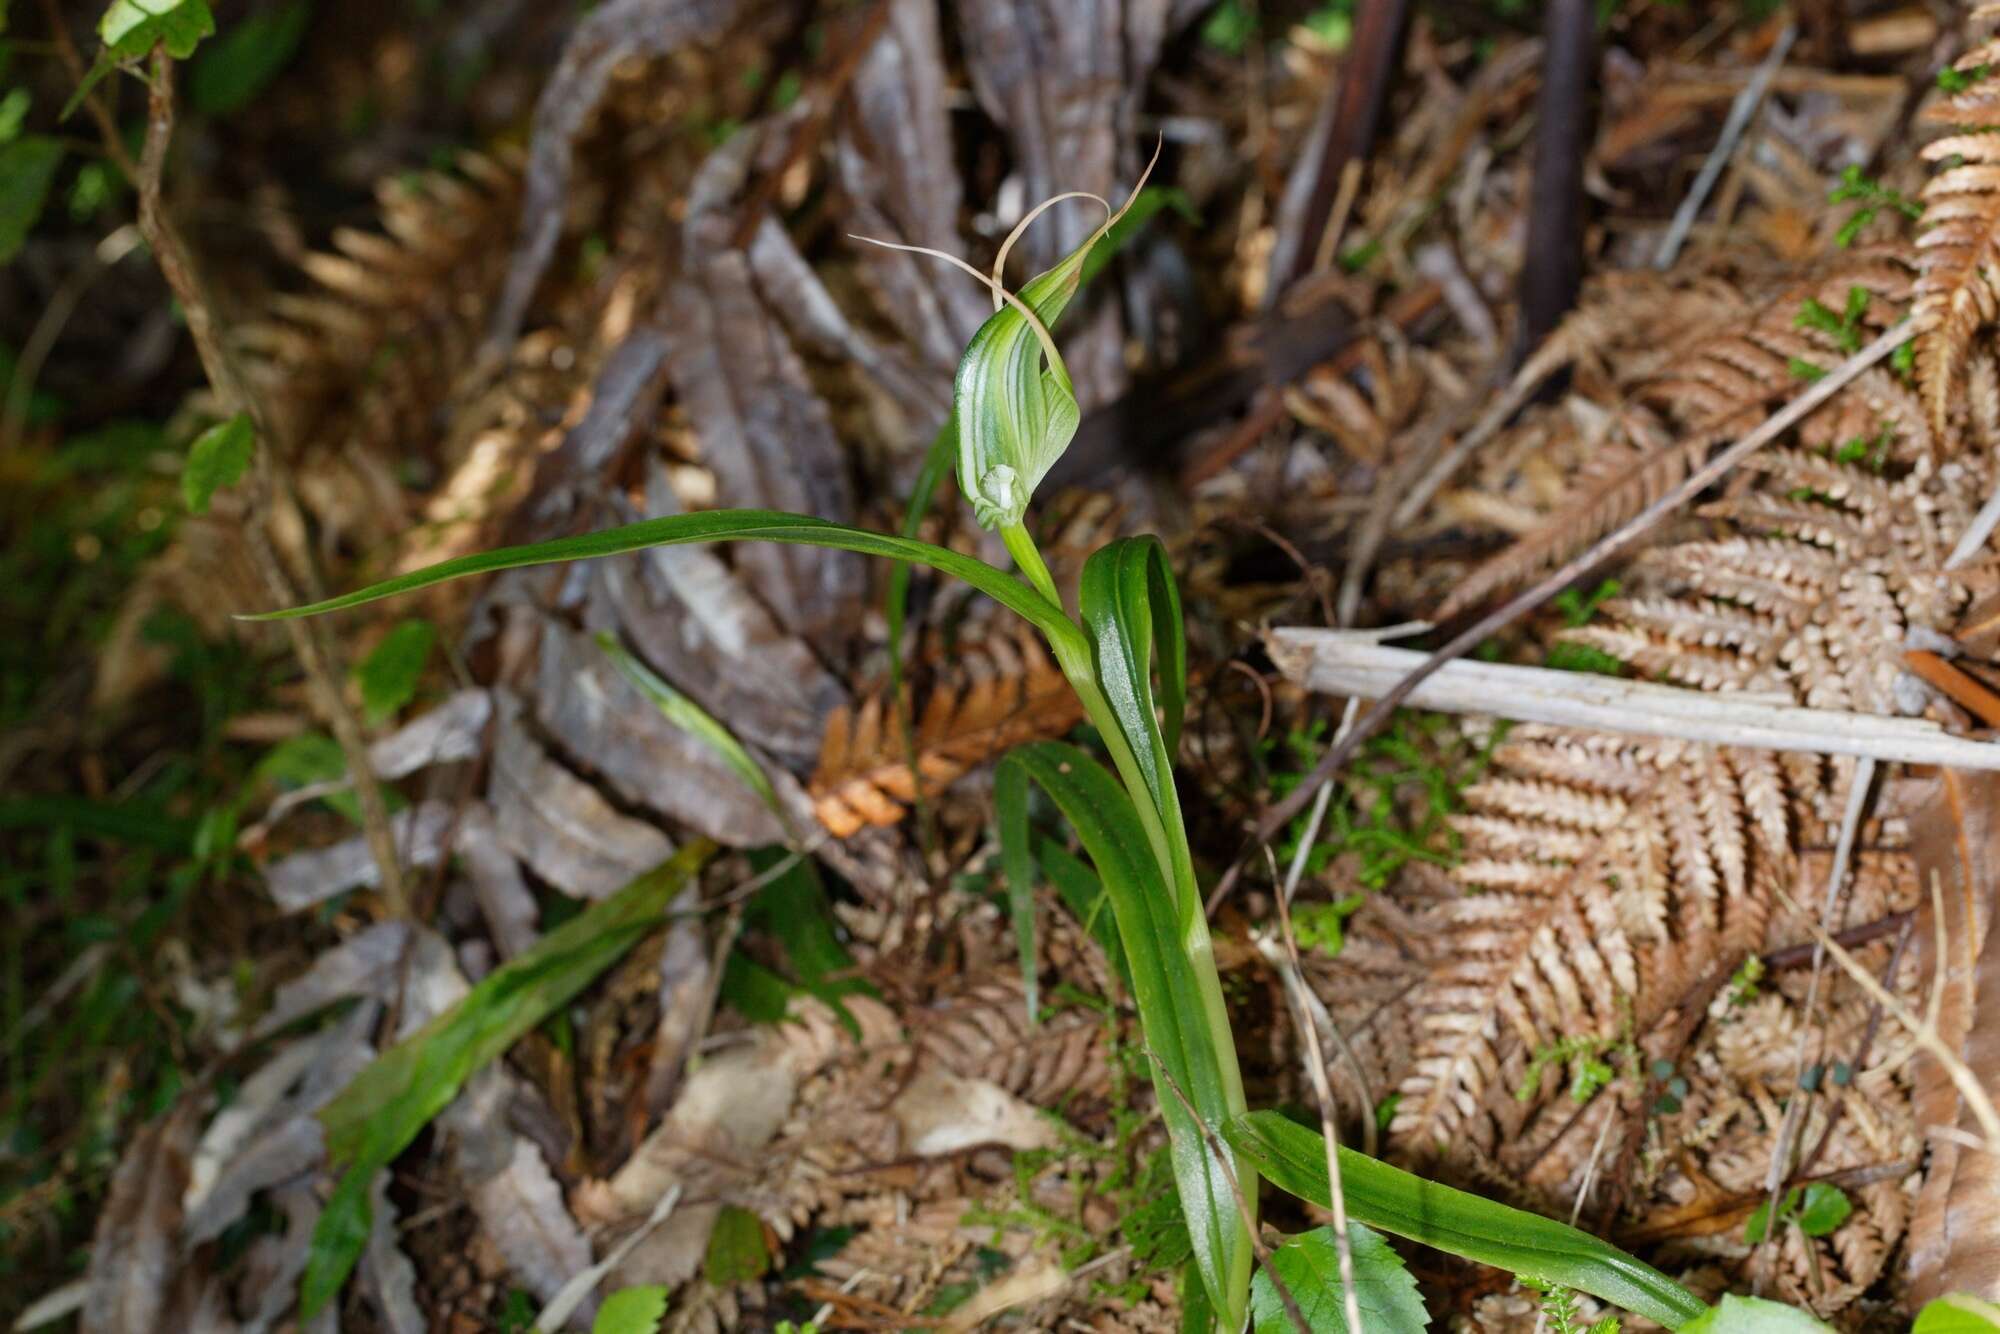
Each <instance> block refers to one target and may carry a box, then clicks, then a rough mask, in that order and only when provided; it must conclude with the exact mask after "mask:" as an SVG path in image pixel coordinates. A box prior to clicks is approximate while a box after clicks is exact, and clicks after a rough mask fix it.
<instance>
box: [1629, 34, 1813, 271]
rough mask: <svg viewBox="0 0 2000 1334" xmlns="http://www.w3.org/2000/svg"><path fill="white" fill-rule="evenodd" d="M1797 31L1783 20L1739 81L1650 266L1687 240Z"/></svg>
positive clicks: (1667, 261) (1667, 264)
mask: <svg viewBox="0 0 2000 1334" xmlns="http://www.w3.org/2000/svg"><path fill="white" fill-rule="evenodd" d="M1798 35H1799V29H1798V25H1797V24H1795V23H1787V24H1786V25H1785V28H1784V31H1783V32H1781V33H1779V34H1778V40H1777V41H1775V42H1773V43H1772V44H1771V54H1769V55H1768V56H1766V57H1764V62H1763V63H1762V64H1760V65H1759V66H1757V72H1756V73H1755V74H1754V75H1752V76H1751V78H1750V82H1748V83H1746V84H1744V85H1743V91H1742V92H1740V93H1738V94H1736V100H1735V101H1734V102H1732V103H1730V106H1729V116H1728V118H1727V119H1725V120H1724V121H1723V122H1722V135H1721V137H1720V138H1718V139H1717V140H1716V141H1715V147H1714V149H1713V150H1711V151H1710V152H1709V155H1708V161H1706V162H1704V163H1702V164H1701V172H1700V174H1699V175H1697V176H1696V177H1695V178H1694V185H1693V186H1692V187H1691V188H1690V189H1689V190H1688V192H1687V198H1685V199H1683V200H1681V206H1680V207H1679V208H1678V209H1676V210H1675V211H1674V220H1673V223H1672V225H1670V226H1669V227H1668V228H1667V234H1666V235H1665V236H1663V237H1661V238H1660V248H1659V250H1658V251H1657V252H1655V253H1654V255H1653V267H1654V268H1656V269H1667V268H1672V267H1673V263H1674V260H1675V258H1677V257H1678V256H1679V255H1680V253H1681V246H1682V244H1683V243H1685V242H1686V241H1687V236H1688V232H1689V231H1690V230H1691V229H1692V228H1693V227H1694V220H1695V215H1696V214H1698V213H1700V212H1701V206H1702V205H1703V204H1704V203H1706V202H1707V200H1708V192H1709V191H1710V190H1713V189H1714V188H1715V182H1716V180H1717V179H1718V178H1719V177H1720V176H1721V175H1722V169H1723V168H1724V167H1725V166H1727V165H1729V160H1730V159H1731V158H1733V157H1735V156H1736V145H1737V143H1738V142H1739V141H1740V140H1741V139H1742V138H1743V133H1744V131H1746V130H1748V129H1749V128H1750V121H1751V118H1752V117H1753V116H1755V115H1756V112H1757V109H1758V108H1759V107H1760V106H1762V105H1763V103H1764V94H1765V93H1766V92H1768V91H1769V90H1770V87H1771V80H1772V79H1773V78H1774V77H1775V76H1776V75H1777V73H1778V68H1779V67H1780V66H1781V65H1783V64H1784V63H1785V55H1786V53H1787V52H1789V51H1790V50H1791V49H1792V42H1793V41H1794V40H1796V39H1797V37H1798Z"/></svg>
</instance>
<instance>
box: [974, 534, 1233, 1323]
mask: <svg viewBox="0 0 2000 1334" xmlns="http://www.w3.org/2000/svg"><path fill="white" fill-rule="evenodd" d="M1001 536H1002V538H1003V539H1005V541H1006V543H1007V550H1008V552H1009V554H1011V555H1012V556H1013V557H1014V563H1015V564H1016V565H1018V566H1020V567H1021V572H1022V573H1023V574H1024V575H1026V576H1027V578H1028V582H1029V583H1030V584H1032V585H1034V587H1035V588H1036V589H1038V590H1039V591H1040V592H1041V593H1042V595H1043V596H1044V597H1046V598H1048V599H1049V600H1050V601H1051V602H1053V603H1055V604H1056V605H1057V606H1061V605H1062V600H1061V599H1060V598H1059V597H1058V596H1057V595H1056V592H1055V581H1054V579H1052V578H1051V577H1050V575H1049V567H1048V565H1047V564H1046V563H1045V562H1044V561H1043V560H1042V554H1041V552H1040V550H1038V549H1037V548H1036V546H1035V540H1034V538H1033V537H1031V536H1029V534H1028V530H1027V529H1026V528H1025V527H1022V526H1021V525H1019V524H1015V525H1013V526H1011V527H1007V528H1003V529H1001ZM1047 638H1048V641H1049V649H1050V651H1051V652H1052V653H1053V654H1054V655H1055V659H1056V665H1057V666H1059V667H1061V668H1062V672H1063V675H1064V676H1066V677H1068V678H1069V683H1070V687H1071V689H1073V690H1075V691H1076V696H1077V699H1078V700H1079V701H1081V703H1082V704H1083V712H1084V716H1085V717H1087V718H1088V719H1089V720H1090V724H1091V726H1092V727H1094V728H1096V729H1097V734H1098V737H1099V739H1100V740H1102V741H1103V743H1104V748H1105V750H1106V751H1107V752H1108V753H1109V754H1110V756H1111V765H1112V768H1113V769H1115V770H1116V771H1117V773H1118V778H1119V781H1120V782H1122V783H1123V784H1124V785H1125V792H1126V795H1128V796H1129V797H1131V798H1132V806H1133V808H1134V810H1136V811H1137V812H1138V816H1139V823H1140V825H1141V826H1142V827H1144V829H1145V831H1146V842H1147V844H1148V846H1150V848H1151V849H1152V853H1153V859H1154V861H1155V862H1157V863H1158V864H1159V867H1160V871H1161V875H1162V878H1163V879H1165V881H1166V882H1167V884H1168V885H1170V886H1172V887H1173V891H1174V897H1175V900H1176V904H1175V906H1176V908H1177V909H1178V918H1179V922H1180V932H1181V942H1180V943H1181V949H1182V950H1183V951H1184V952H1185V954H1186V955H1187V959H1188V963H1189V965H1190V966H1191V968H1192V970H1193V973H1194V977H1195V983H1196V986H1197V987H1198V988H1199V990H1200V992H1201V1010H1202V1021H1203V1024H1204V1026H1205V1027H1206V1029H1207V1032H1208V1040H1209V1043H1210V1044H1211V1045H1212V1046H1213V1047H1214V1048H1215V1051H1216V1054H1217V1058H1218V1059H1217V1062H1216V1064H1217V1065H1218V1067H1219V1068H1220V1071H1221V1074H1222V1079H1223V1098H1224V1102H1225V1104H1226V1105H1227V1107H1228V1110H1229V1115H1230V1116H1231V1117H1235V1116H1240V1115H1243V1114H1245V1113H1247V1112H1248V1111H1249V1103H1248V1102H1247V1101H1246V1100H1245V1098H1244V1096H1243V1071H1242V1068H1241V1066H1240V1065H1239V1063H1238V1061H1237V1057H1236V1033H1235V1030H1234V1029H1233V1028H1232V1027H1231V1026H1230V1023H1229V1010H1228V1007H1227V1005H1226V1004H1225V1003H1224V1001H1223V997H1222V978H1221V976H1220V974H1219V973H1217V971H1216V967H1215V946H1214V942H1213V940H1212V939H1211V937H1210V936H1209V931H1208V915H1207V913H1206V912H1204V911H1203V909H1202V901H1201V892H1200V888H1199V886H1197V885H1196V884H1195V879H1194V857H1193V855H1192V853H1191V852H1190V851H1189V849H1188V842H1187V827H1186V825H1185V824H1184V823H1183V822H1182V820H1181V818H1180V809H1179V805H1178V802H1177V800H1175V799H1170V800H1168V801H1167V802H1165V803H1163V805H1164V807H1165V811H1166V815H1165V818H1163V816H1162V804H1156V803H1155V802H1154V800H1153V796H1152V789H1151V788H1150V787H1149V786H1148V784H1147V782H1146V776H1145V772H1144V770H1142V769H1141V768H1140V766H1139V758H1138V756H1137V755H1136V754H1134V753H1133V750H1132V746H1131V743H1130V742H1129V741H1127V740H1126V737H1125V731H1124V729H1123V728H1122V727H1120V726H1119V724H1118V716H1117V714H1116V713H1114V712H1113V711H1112V708H1111V701H1110V700H1108V699H1106V698H1105V695H1104V689H1103V687H1102V686H1100V685H1099V684H1098V680H1097V667H1096V663H1095V662H1094V661H1093V660H1092V657H1091V653H1090V636H1089V634H1088V632H1087V631H1086V632H1084V633H1082V634H1080V635H1077V636H1075V637H1072V636H1070V635H1066V634H1065V635H1054V634H1050V635H1048V636H1047ZM1169 795H1170V798H1172V796H1173V794H1169ZM1210 1129H1212V1130H1214V1131H1215V1132H1216V1133H1217V1134H1220V1133H1221V1129H1222V1128H1221V1127H1220V1126H1212V1127H1210ZM1233 1156H1234V1158H1235V1160H1236V1177H1237V1184H1238V1186H1239V1187H1240V1188H1241V1190H1242V1192H1243V1198H1244V1199H1245V1200H1246V1201H1247V1202H1248V1203H1249V1207H1250V1209H1251V1210H1252V1211H1253V1216H1252V1220H1251V1227H1252V1228H1253V1229H1254V1228H1255V1226H1256V1221H1255V1216H1254V1211H1255V1209H1256V1207H1257V1206H1256V1200H1257V1189H1256V1187H1257V1175H1256V1168H1255V1166H1254V1165H1253V1164H1252V1163H1251V1161H1250V1160H1249V1158H1247V1157H1245V1156H1244V1155H1243V1154H1241V1153H1237V1154H1234V1155H1233ZM1247 1260H1248V1255H1247V1252H1246V1254H1245V1262H1246V1263H1245V1268H1244V1271H1243V1274H1242V1276H1241V1281H1242V1282H1243V1283H1244V1284H1248V1282H1249V1279H1250V1274H1249V1269H1248V1265H1247Z"/></svg>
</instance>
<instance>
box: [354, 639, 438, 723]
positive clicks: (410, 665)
mask: <svg viewBox="0 0 2000 1334" xmlns="http://www.w3.org/2000/svg"><path fill="white" fill-rule="evenodd" d="M435 643H437V630H436V628H435V627H434V626H432V625H431V623H430V622H429V621H417V620H410V621H402V622H399V623H398V624H397V626H396V628H395V629H393V630H391V631H389V633H388V634H386V635H384V636H382V642H381V643H379V644H377V645H376V646H375V650H374V652H372V653H370V654H369V655H368V656H367V657H366V658H363V659H362V660H361V665H360V666H359V667H357V668H355V672H354V675H355V678H356V679H357V680H358V681H359V682H360V684H361V710H362V712H363V713H365V714H366V715H367V717H368V721H369V722H371V723H381V722H386V721H388V720H389V719H391V718H393V717H395V716H396V715H397V714H398V713H401V712H402V710H403V706H404V705H406V704H408V703H409V702H410V701H411V700H413V699H415V698H416V697H417V682H418V681H420V680H422V679H423V675H424V664H425V663H427V662H429V661H430V656H431V646H432V645H434V644H435Z"/></svg>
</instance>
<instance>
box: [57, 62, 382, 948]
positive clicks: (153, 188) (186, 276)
mask: <svg viewBox="0 0 2000 1334" xmlns="http://www.w3.org/2000/svg"><path fill="white" fill-rule="evenodd" d="M73 49H74V48H72V50H73ZM79 77H81V75H80V72H79ZM150 82H151V93H150V96H149V98H148V102H147V118H146V142H145V148H144V150H143V151H142V153H141V154H140V158H139V165H138V176H137V185H138V190H139V230H140V231H141V232H142V233H144V235H145V237H146V244H147V246H148V247H149V248H151V250H152V252H153V258H154V260H155V262H157V263H158V264H159V266H160V273H161V276H163V277H164V278H165V279H166V280H167V286H168V287H169V288H171V289H172V290H173V293H174V296H175V298H176V299H178V300H179V302H180V306H181V312H182V314H183V316H184V317H185V319H186V320H187V327H188V334H189V336H190V337H192V338H193V339H194V345H195V352H196V354H197V355H198V356H199V357H200V358H201V367H202V370H203V372H204V373H205V374H206V375H207V376H208V380H209V383H210V385H211V386H212V387H213V388H214V390H215V393H216V397H217V398H219V399H220V400H221V402H222V408H223V411H224V412H226V413H231V414H233V413H237V412H243V413H247V414H249V417H250V420H251V422H252V424H253V425H254V426H255V427H256V429H257V434H258V435H259V436H260V437H261V438H262V440H263V442H264V447H263V448H260V449H258V450H256V451H255V453H254V455H253V456H252V457H253V469H252V474H251V482H250V486H249V487H248V489H247V493H246V494H247V499H248V502H249V505H248V517H247V518H246V520H245V522H244V523H243V524H242V527H241V530H240V531H241V535H242V537H243V540H244V545H245V546H246V547H247V548H248V550H249V553H250V558H251V563H252V564H253V565H254V566H255V567H256V570H257V574H258V577H259V579H261V580H262V582H263V584H264V588H265V591H266V592H267V593H268V594H269V595H270V597H271V598H272V599H273V600H274V601H275V602H277V603H278V604H279V605H280V606H290V605H292V604H294V603H297V602H298V601H299V600H300V599H299V595H298V590H297V589H296V588H295V587H294V586H293V584H292V579H291V576H290V575H289V574H288V573H287V572H286V570H285V566H284V564H283V562H282V561H281V560H280V559H279V556H278V552H277V548H276V546H275V545H274V544H273V542H272V538H271V520H272V509H273V507H274V506H275V505H276V504H278V503H280V502H281V501H282V500H284V499H286V498H288V496H289V490H288V488H285V487H283V486H281V485H280V478H281V474H280V471H279V470H280V469H281V468H282V467H283V464H282V462H281V461H280V459H279V457H278V456H279V455H280V454H281V453H282V452H283V451H282V448H281V446H280V443H279V442H278V440H277V436H276V434H275V432H274V431H273V429H272V420H271V417H270V414H269V412H268V411H267V410H266V409H265V406H264V404H263V403H262V402H261V401H260V400H259V399H258V398H257V396H256V395H255V394H253V393H252V392H251V391H250V387H249V382H248V380H247V378H246V377H245V376H244V375H243V374H242V371H241V368H240V367H239V366H238V365H237V364H236V359H235V357H234V356H233V355H232V353H231V351H230V349H229V346H228V342H227V340H226V339H225V338H224V337H223V335H222V331H221V329H220V327H219V326H218V324H217V322H216V319H215V313H214V308H213V306H212V305H211V304H210V302H209V301H208V297H207V289H206V288H205V286H204V285H203V283H202V281H201V274H200V271H199V270H198V269H197V268H196V267H195V264H194V260H193V258H192V257H191V256H190V254H189V252H188V249H187V246H186V244H185V243H184V241H183V240H182V238H181V235H180V232H179V230H178V229H177V228H176V227H175V226H174V224H173V220H172V219H171V218H170V217H169V216H168V215H167V210H166V207H165V204H164V202H163V201H162V198H161V182H162V180H163V178H164V176H165V171H166V161H167V149H168V146H169V145H170V144H171V143H172V141H173V135H174V62H173V60H172V58H171V57H169V56H168V55H167V53H166V49H165V48H164V47H155V48H154V50H153V61H152V69H151V80H150ZM115 132H116V127H115V126H112V127H111V129H110V130H109V131H107V133H109V134H112V135H113V136H114V137H115ZM108 148H109V144H108V143H107V149H108ZM285 631H286V635H287V637H288V638H289V639H290V641H291V647H292V651H293V652H294V653H295V654H297V655H298V659H299V663H300V665H301V666H302V667H304V669H305V674H306V679H307V681H308V682H309V683H310V685H311V687H312V691H313V695H314V697H315V700H316V702H317V703H318V705H319V709H320V712H321V713H322V714H323V715H324V716H325V717H326V719H327V722H328V724H329V725H330V727H331V728H332V731H333V735H334V739H335V740H336V741H338V742H339V743H340V749H341V753H342V754H343V755H345V757H346V759H347V768H348V772H349V773H351V774H352V775H353V776H354V795H355V798H356V800H357V802H358V804H359V805H360V808H361V826H362V831H363V833H364V834H365V835H366V836H367V839H368V849H369V851H370V852H371V853H372V854H373V855H374V858H375V864H376V867H377V869H378V870H379V871H380V873H381V882H382V884H381V887H382V897H383V899H384V900H385V901H386V902H387V903H388V905H389V910H390V911H391V912H392V913H394V914H395V915H396V916H398V917H407V916H409V912H410V900H409V890H408V888H407V886H405V884H404V882H403V873H402V864H401V861H400V859H399V858H398V856H397V853H396V840H395V835H394V834H393V833H392V832H391V828H390V824H389V808H388V806H387V805H386V804H385V803H384V802H383V800H382V788H381V785H380V784H379V783H377V782H376V780H375V770H374V767H373V765H372V764H371V763H370V761H369V758H368V742H367V739H366V738H365V737H364V736H362V734H361V725H360V723H358V722H357V721H355V718H354V714H353V712H352V711H351V710H349V709H348V707H347V701H346V700H345V699H344V698H343V697H342V695H341V693H340V686H339V681H340V673H339V671H338V669H337V667H336V664H335V661H334V654H333V650H332V648H331V646H330V645H329V644H328V643H327V642H326V638H325V631H324V630H322V629H320V628H319V627H318V626H316V625H314V626H309V625H308V623H307V622H304V621H287V622H285Z"/></svg>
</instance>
